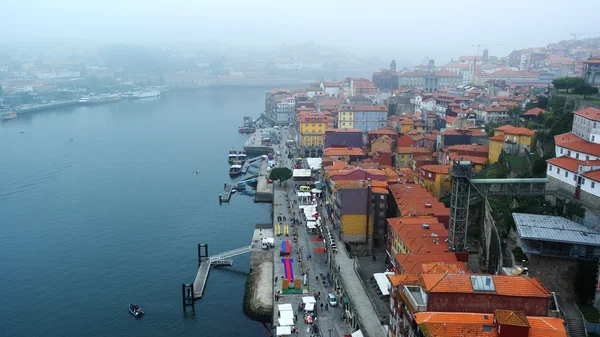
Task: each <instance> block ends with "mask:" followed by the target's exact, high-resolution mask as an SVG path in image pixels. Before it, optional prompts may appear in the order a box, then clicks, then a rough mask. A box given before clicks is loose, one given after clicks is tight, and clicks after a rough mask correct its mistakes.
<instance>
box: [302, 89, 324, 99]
mask: <svg viewBox="0 0 600 337" xmlns="http://www.w3.org/2000/svg"><path fill="white" fill-rule="evenodd" d="M324 92H325V89H323V88H308V89H306V96H308V98H309V99H311V98H313V97H314V96H315V95H321V94H322V93H324Z"/></svg>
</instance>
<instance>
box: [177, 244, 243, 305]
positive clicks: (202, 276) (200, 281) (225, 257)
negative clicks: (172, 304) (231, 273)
mask: <svg viewBox="0 0 600 337" xmlns="http://www.w3.org/2000/svg"><path fill="white" fill-rule="evenodd" d="M250 250H252V245H248V246H244V247H241V248H237V249H232V250H229V251H226V252H224V253H220V254H217V255H214V256H210V257H209V256H208V245H207V244H205V243H199V244H198V272H197V273H196V278H195V279H194V283H193V284H186V283H183V284H182V285H181V293H182V298H183V306H184V307H185V306H187V305H193V304H194V300H196V299H199V298H202V295H203V293H204V288H205V287H206V281H207V280H208V274H209V273H210V267H213V266H231V265H233V260H231V258H232V257H234V256H237V255H241V254H245V253H249V252H250Z"/></svg>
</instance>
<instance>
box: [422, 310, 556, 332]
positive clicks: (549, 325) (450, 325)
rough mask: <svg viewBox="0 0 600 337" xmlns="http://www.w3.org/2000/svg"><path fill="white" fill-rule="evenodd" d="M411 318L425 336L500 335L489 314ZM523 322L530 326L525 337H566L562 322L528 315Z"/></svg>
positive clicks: (462, 313) (443, 314)
mask: <svg viewBox="0 0 600 337" xmlns="http://www.w3.org/2000/svg"><path fill="white" fill-rule="evenodd" d="M414 317H415V322H416V323H417V324H418V325H419V330H421V332H422V333H423V336H425V337H499V335H500V334H499V332H498V330H497V329H496V328H495V327H494V315H493V314H491V313H490V314H487V313H482V314H480V313H465V312H417V313H415V314H414ZM496 319H498V317H496ZM525 320H526V321H528V324H529V329H528V330H529V331H528V334H527V336H528V337H567V332H566V330H565V322H564V321H563V320H562V319H560V318H556V317H535V316H527V317H525ZM490 327H491V328H490Z"/></svg>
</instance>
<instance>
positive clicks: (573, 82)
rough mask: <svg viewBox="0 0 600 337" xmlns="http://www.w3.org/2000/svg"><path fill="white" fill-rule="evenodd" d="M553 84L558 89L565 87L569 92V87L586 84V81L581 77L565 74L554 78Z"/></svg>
mask: <svg viewBox="0 0 600 337" xmlns="http://www.w3.org/2000/svg"><path fill="white" fill-rule="evenodd" d="M552 84H553V85H554V87H555V88H556V89H557V90H560V89H565V90H566V91H567V93H569V89H574V88H576V87H577V86H580V85H582V84H585V81H584V80H583V78H581V77H574V76H565V77H557V78H555V79H553V80H552Z"/></svg>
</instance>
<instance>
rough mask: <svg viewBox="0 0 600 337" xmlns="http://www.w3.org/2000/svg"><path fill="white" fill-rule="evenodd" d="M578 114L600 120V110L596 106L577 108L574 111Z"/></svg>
mask: <svg viewBox="0 0 600 337" xmlns="http://www.w3.org/2000/svg"><path fill="white" fill-rule="evenodd" d="M574 114H576V115H577V116H581V117H583V118H587V119H590V120H593V121H596V122H600V110H598V109H596V108H586V109H583V110H577V111H575V112H574Z"/></svg>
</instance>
